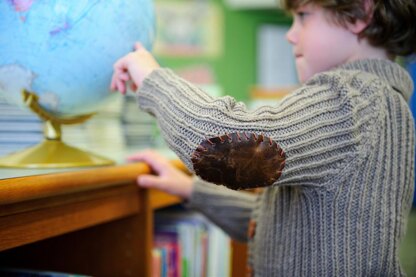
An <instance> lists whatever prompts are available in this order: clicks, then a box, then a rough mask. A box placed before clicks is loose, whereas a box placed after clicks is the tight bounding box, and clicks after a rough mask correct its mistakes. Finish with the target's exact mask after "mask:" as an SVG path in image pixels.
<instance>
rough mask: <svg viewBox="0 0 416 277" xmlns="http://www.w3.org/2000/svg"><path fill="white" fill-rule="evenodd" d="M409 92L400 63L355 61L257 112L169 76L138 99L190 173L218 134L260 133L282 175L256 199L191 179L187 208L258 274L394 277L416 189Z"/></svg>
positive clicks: (162, 75)
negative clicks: (203, 146)
mask: <svg viewBox="0 0 416 277" xmlns="http://www.w3.org/2000/svg"><path fill="white" fill-rule="evenodd" d="M412 89H413V84H412V81H411V79H410V77H409V75H408V74H407V72H406V71H405V70H404V69H403V68H402V67H400V66H399V65H397V64H395V63H393V62H390V61H387V60H360V61H354V62H351V63H348V64H345V65H342V66H339V67H337V68H334V69H332V70H330V71H328V72H323V73H320V74H317V75H315V76H314V77H312V78H311V79H310V80H309V81H308V82H307V83H305V84H304V85H303V86H302V87H300V88H299V89H297V90H296V91H295V92H293V93H292V94H291V95H289V96H288V97H286V98H285V99H284V100H283V101H281V102H279V103H277V104H276V105H274V106H265V107H262V108H259V109H257V110H254V111H249V110H247V109H246V107H245V105H244V104H243V103H241V102H236V101H235V100H234V99H233V98H231V97H228V96H226V97H220V98H213V97H211V96H209V95H208V94H206V93H204V92H203V91H202V90H200V89H199V88H197V87H196V86H194V85H192V84H190V83H188V82H186V81H185V80H183V79H181V78H179V77H177V76H176V75H174V74H173V73H172V71H170V70H168V69H158V70H155V71H154V72H153V73H152V74H151V75H150V76H148V77H147V78H146V79H145V81H144V83H143V85H142V87H141V89H140V91H139V93H138V100H139V105H140V107H141V109H143V110H145V111H148V112H149V113H151V114H153V115H154V116H155V117H156V118H157V122H158V125H159V127H160V129H161V132H162V135H163V137H164V138H165V140H166V142H167V144H168V145H169V147H170V148H171V149H172V150H173V151H175V153H176V154H177V155H178V156H179V158H180V159H181V160H182V161H184V163H185V164H186V165H187V166H188V168H189V169H190V170H192V162H191V160H190V158H191V154H192V153H193V151H194V150H195V148H196V147H197V146H198V144H199V143H201V142H202V141H203V140H204V139H206V138H207V137H213V136H218V135H223V134H225V133H233V132H236V131H239V132H244V131H246V132H254V133H258V134H260V133H263V134H264V135H266V136H269V137H271V138H272V139H273V140H274V141H276V142H277V143H278V144H279V145H280V146H281V147H282V149H283V150H284V151H285V153H286V157H287V158H286V166H285V168H284V170H283V174H282V175H281V177H280V178H279V179H278V180H277V181H276V182H275V183H274V184H273V185H272V186H270V187H267V188H266V189H264V190H263V192H262V193H261V194H259V195H254V194H248V193H246V192H241V191H232V190H229V189H226V188H224V187H222V186H216V185H213V184H209V183H207V182H205V181H202V180H200V179H198V178H194V188H193V192H192V195H191V197H190V199H189V201H188V206H189V207H192V208H195V209H197V210H199V211H201V212H202V213H204V214H205V215H206V216H208V217H209V218H210V219H211V220H212V221H213V222H214V223H216V224H217V225H218V226H220V227H221V228H223V229H224V230H225V231H226V232H227V233H228V234H229V235H230V236H231V237H232V238H234V239H238V240H241V241H247V242H248V243H249V265H250V266H251V267H252V269H253V273H254V275H255V276H319V277H321V276H402V275H404V272H403V270H402V268H401V266H400V262H399V257H398V255H399V245H400V241H401V239H402V238H403V236H404V231H405V229H406V222H407V216H408V213H409V210H410V207H411V199H412V195H413V188H414V176H413V175H414V174H413V172H414V123H413V118H412V114H411V112H410V110H409V107H408V105H407V101H408V99H409V97H410V94H411V92H412ZM250 221H251V223H250V228H249V222H250ZM248 229H251V230H250V232H249V233H250V234H249V235H247V231H248Z"/></svg>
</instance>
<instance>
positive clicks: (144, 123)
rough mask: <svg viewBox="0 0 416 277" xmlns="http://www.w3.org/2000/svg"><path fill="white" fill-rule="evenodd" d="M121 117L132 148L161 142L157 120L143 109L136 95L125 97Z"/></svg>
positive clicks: (153, 145)
mask: <svg viewBox="0 0 416 277" xmlns="http://www.w3.org/2000/svg"><path fill="white" fill-rule="evenodd" d="M122 110H123V113H122V117H121V122H122V128H123V134H124V138H125V142H126V146H127V147H128V148H130V149H140V148H149V147H158V146H159V145H160V144H161V143H163V142H162V141H161V138H160V133H159V130H158V128H157V125H156V120H155V119H154V118H153V117H152V116H150V115H149V114H148V113H146V112H144V111H141V110H140V109H139V105H138V104H137V99H136V96H135V95H132V94H127V95H126V96H125V97H124V102H123V108H122Z"/></svg>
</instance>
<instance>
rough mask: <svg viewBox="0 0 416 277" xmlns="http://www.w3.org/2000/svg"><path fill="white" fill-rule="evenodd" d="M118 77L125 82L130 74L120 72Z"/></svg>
mask: <svg viewBox="0 0 416 277" xmlns="http://www.w3.org/2000/svg"><path fill="white" fill-rule="evenodd" d="M118 79H120V80H123V81H124V82H127V81H128V80H130V75H129V74H128V73H127V72H122V73H120V74H118Z"/></svg>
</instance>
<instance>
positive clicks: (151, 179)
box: [137, 175, 166, 190]
mask: <svg viewBox="0 0 416 277" xmlns="http://www.w3.org/2000/svg"><path fill="white" fill-rule="evenodd" d="M165 182H166V181H163V180H162V179H161V178H160V177H158V176H153V175H140V176H139V177H137V184H138V185H139V186H140V187H143V188H156V189H161V190H163V188H164V184H165Z"/></svg>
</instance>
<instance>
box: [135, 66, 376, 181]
mask: <svg viewBox="0 0 416 277" xmlns="http://www.w3.org/2000/svg"><path fill="white" fill-rule="evenodd" d="M370 76H371V75H370ZM354 78H355V75H354V71H348V72H347V71H345V72H342V71H335V72H329V73H324V74H320V75H318V76H316V77H315V78H313V79H312V80H311V81H310V82H308V83H307V84H305V85H304V86H302V88H300V89H299V90H297V91H295V92H294V93H292V94H291V95H290V96H289V97H287V98H286V99H285V100H284V101H282V102H281V103H279V104H277V105H275V106H265V107H262V108H259V109H257V110H254V111H249V110H247V109H246V107H245V105H244V104H243V103H241V102H237V101H235V100H234V99H233V98H232V97H228V96H226V97H220V98H213V97H211V96H209V95H208V94H206V93H205V92H203V91H202V90H201V89H199V88H198V87H196V86H195V85H193V84H191V83H189V82H187V81H185V80H183V79H181V78H179V77H178V76H176V75H175V74H174V73H173V72H172V71H171V70H169V69H158V70H155V71H153V72H152V74H151V75H150V76H148V77H147V78H146V79H145V81H144V83H143V85H142V87H141V89H140V90H139V93H138V101H139V105H140V107H141V109H143V110H145V111H147V112H150V113H151V114H153V115H154V116H156V118H157V122H158V124H159V127H160V129H161V132H162V135H163V137H164V139H165V140H166V142H167V144H168V145H169V147H170V148H171V149H172V150H173V151H175V152H176V154H177V155H178V156H179V158H180V159H181V160H182V161H184V163H185V164H186V165H187V167H188V168H189V169H190V170H191V171H192V170H193V167H192V162H191V161H190V158H191V155H192V153H193V152H194V150H195V149H196V147H197V146H198V145H199V144H200V143H201V142H202V141H203V140H205V139H206V138H208V137H214V136H218V135H223V134H226V133H233V132H237V131H238V132H248V133H256V134H261V133H263V134H264V135H266V136H269V137H271V138H272V139H274V140H275V141H276V142H277V143H278V144H279V145H280V146H281V147H282V149H283V150H284V151H285V152H286V157H287V159H286V166H285V169H284V171H283V174H282V176H281V177H280V179H279V180H278V184H279V185H313V186H317V185H318V186H320V185H323V184H325V183H326V182H327V181H328V180H330V179H331V178H333V177H334V176H338V177H339V174H340V171H342V170H345V169H346V167H348V165H349V164H352V163H353V162H354V158H356V157H357V156H359V153H361V152H363V151H365V149H366V147H365V146H364V145H363V142H365V143H367V142H369V141H368V140H366V139H365V136H366V133H368V132H367V131H368V130H366V129H363V128H362V126H364V125H366V126H369V124H368V122H369V121H371V120H374V119H375V117H376V116H377V112H376V111H371V112H369V111H367V110H366V107H367V106H368V105H369V103H370V102H373V101H374V99H368V101H367V102H365V101H364V102H362V103H360V104H357V103H354V101H355V100H354V98H355V96H356V95H357V94H358V92H359V91H365V89H363V86H369V85H371V81H372V80H371V78H369V80H365V79H364V80H363V79H362V78H360V79H357V80H354ZM360 110H362V111H363V112H360ZM370 126H371V124H370Z"/></svg>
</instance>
